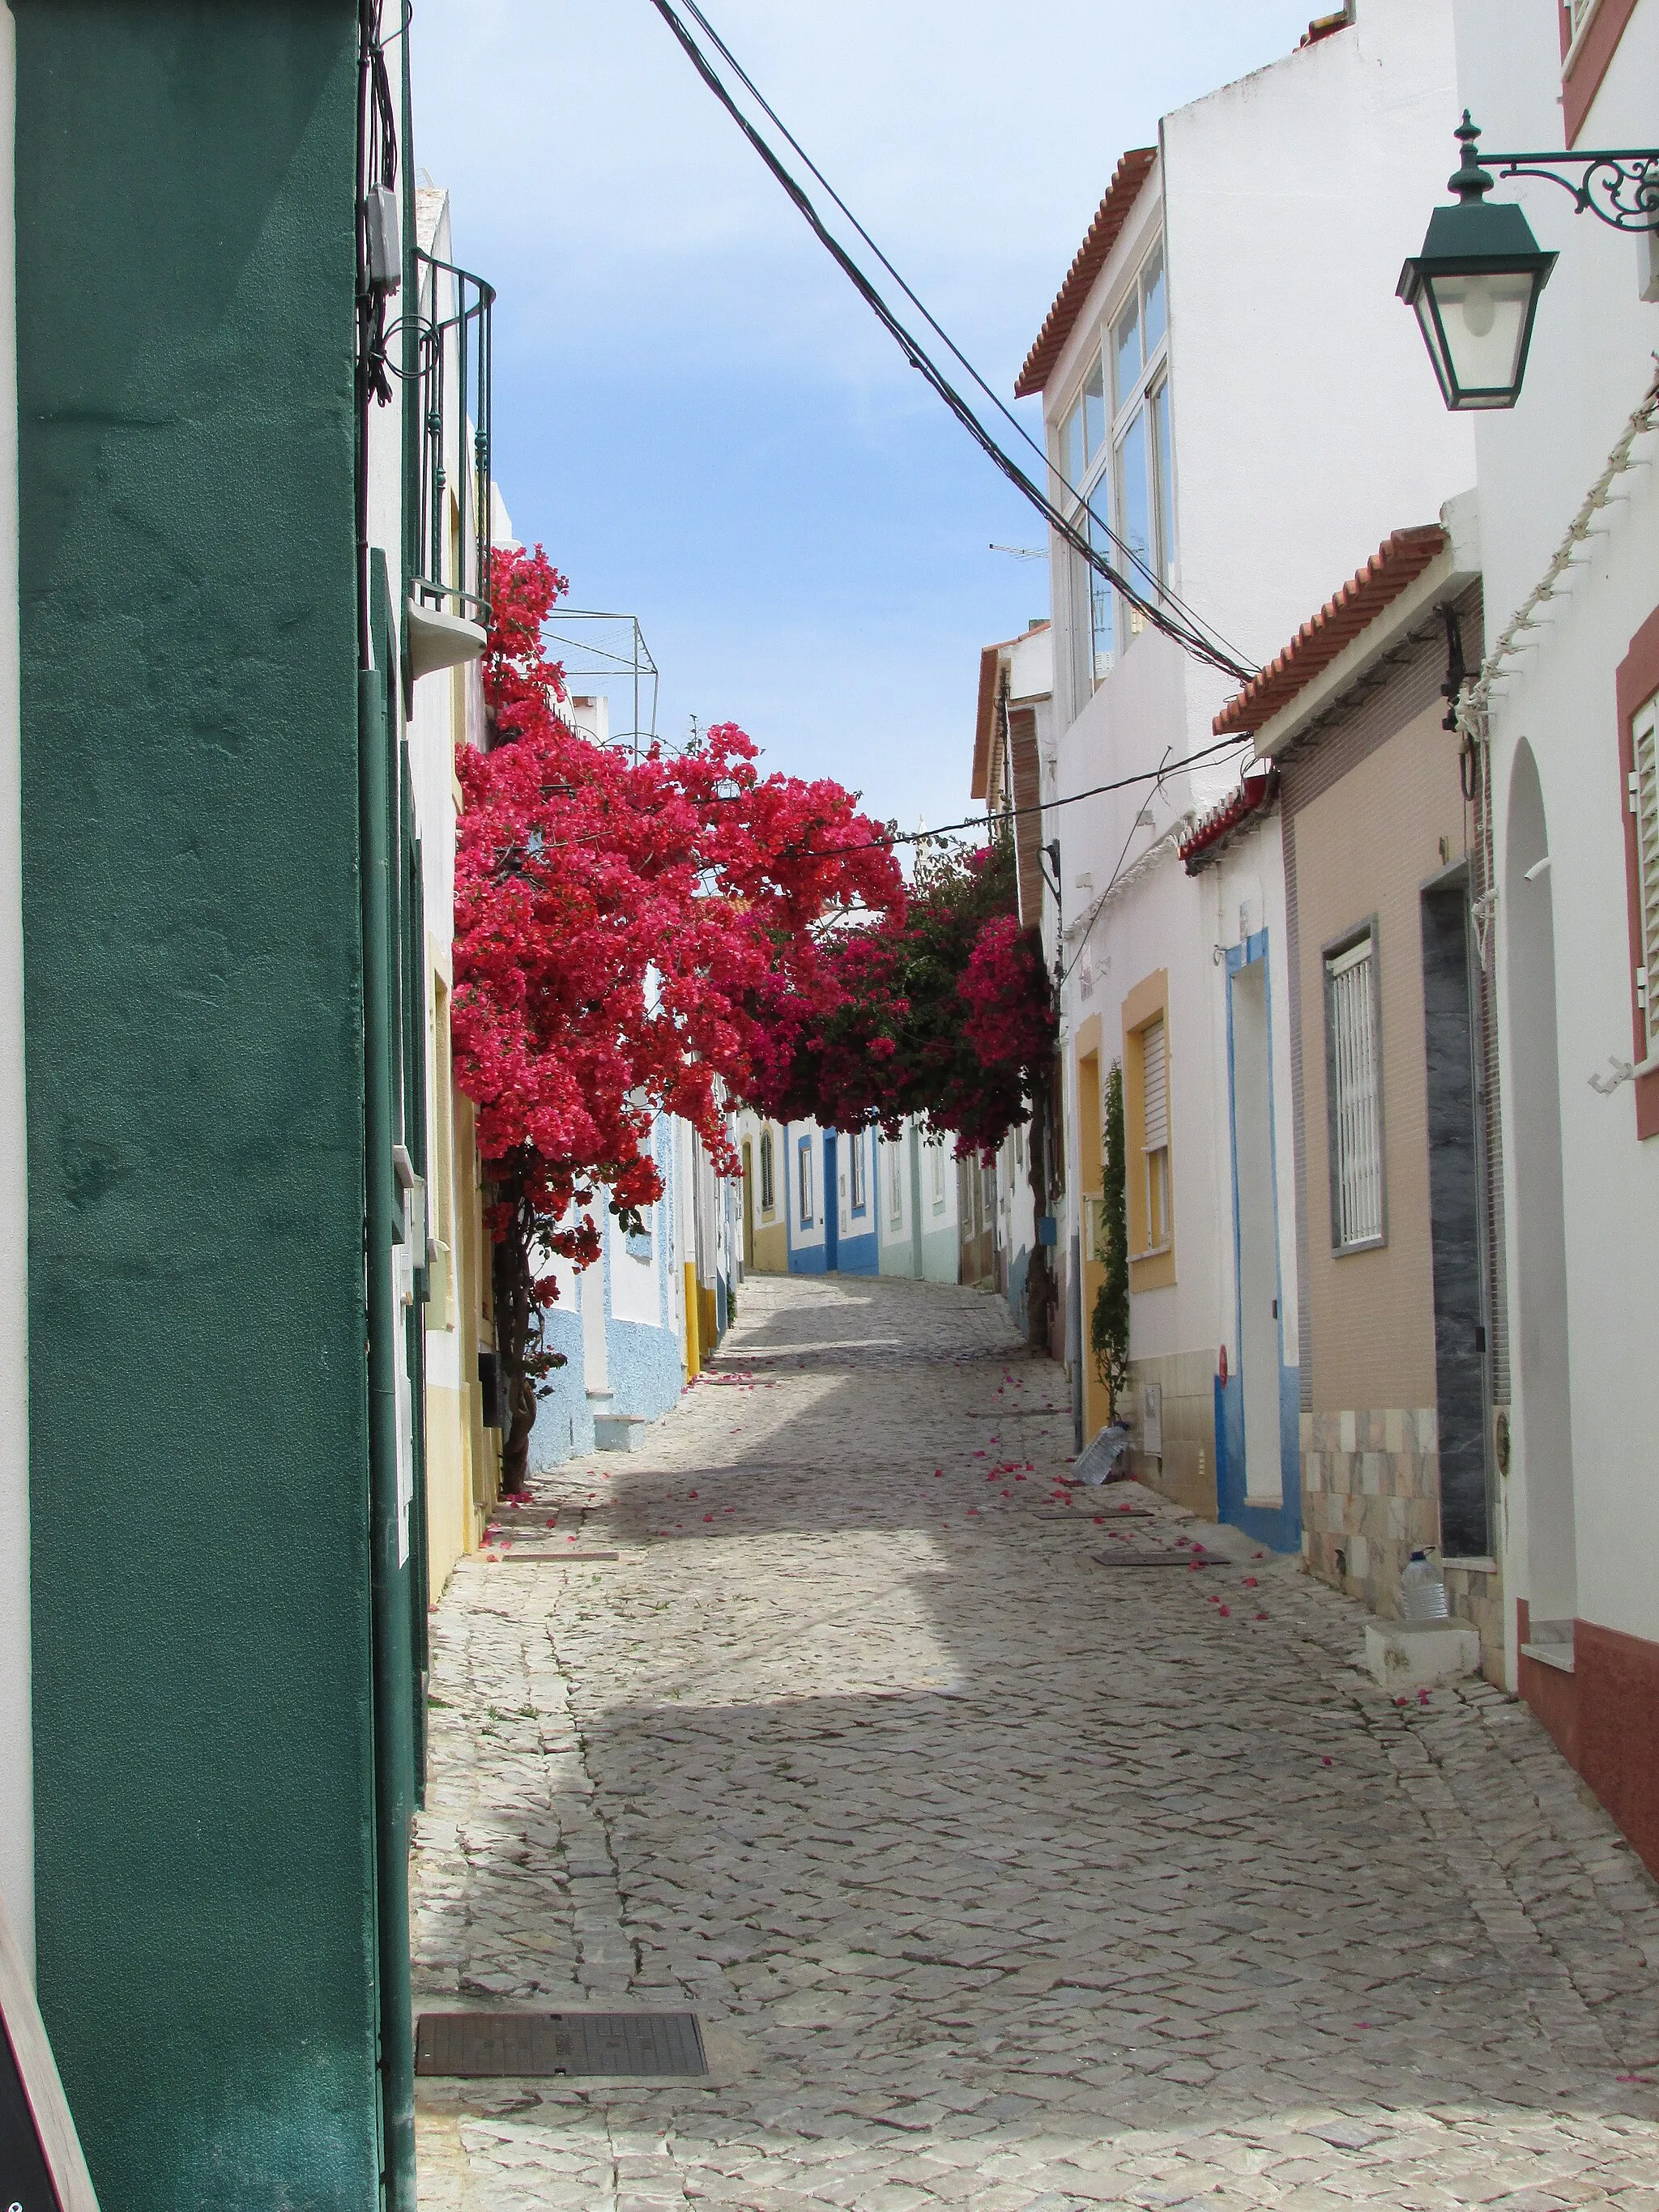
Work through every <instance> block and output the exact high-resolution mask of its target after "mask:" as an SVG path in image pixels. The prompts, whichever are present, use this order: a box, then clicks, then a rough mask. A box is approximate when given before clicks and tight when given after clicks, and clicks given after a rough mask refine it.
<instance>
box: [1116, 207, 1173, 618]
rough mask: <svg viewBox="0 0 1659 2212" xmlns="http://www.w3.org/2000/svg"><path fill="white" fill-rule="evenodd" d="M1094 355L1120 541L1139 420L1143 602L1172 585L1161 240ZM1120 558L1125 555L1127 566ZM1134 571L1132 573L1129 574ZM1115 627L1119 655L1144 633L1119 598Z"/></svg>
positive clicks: (1166, 280)
mask: <svg viewBox="0 0 1659 2212" xmlns="http://www.w3.org/2000/svg"><path fill="white" fill-rule="evenodd" d="M1154 263H1156V264H1158V273H1159V275H1160V276H1161V277H1162V279H1163V286H1164V328H1163V330H1162V331H1160V332H1159V334H1158V341H1157V343H1156V344H1155V345H1154V346H1153V347H1152V350H1151V352H1150V353H1149V352H1148V351H1147V350H1146V283H1147V279H1148V276H1149V275H1150V273H1151V271H1152V266H1153V264H1154ZM1130 307H1133V308H1134V310H1135V319H1136V322H1137V325H1139V331H1140V352H1141V360H1140V366H1139V370H1138V371H1137V373H1136V374H1135V376H1134V378H1133V380H1132V381H1131V382H1130V384H1129V385H1128V386H1127V389H1126V390H1124V391H1123V392H1119V391H1118V390H1117V386H1116V378H1117V327H1118V325H1119V324H1120V323H1121V321H1122V320H1123V319H1124V315H1125V313H1126V312H1127V309H1128V308H1130ZM1101 355H1102V358H1103V361H1104V362H1106V364H1107V369H1108V374H1109V377H1110V380H1111V386H1112V431H1111V438H1110V441H1109V443H1110V447H1111V457H1112V458H1111V474H1112V510H1113V514H1114V516H1115V526H1116V528H1117V531H1118V534H1119V536H1120V537H1122V536H1124V534H1125V532H1124V520H1123V518H1124V490H1123V454H1124V448H1125V447H1126V445H1127V441H1128V438H1129V434H1130V432H1131V431H1132V430H1133V428H1134V426H1135V422H1136V421H1137V418H1138V417H1141V416H1143V415H1144V421H1143V422H1142V427H1141V430H1140V435H1141V437H1142V438H1143V439H1144V441H1145V443H1146V501H1147V533H1148V538H1149V541H1150V542H1149V544H1148V545H1147V548H1146V566H1147V568H1149V569H1150V570H1151V572H1152V573H1151V575H1150V576H1146V575H1137V576H1136V578H1135V580H1136V581H1137V582H1138V583H1139V584H1140V585H1142V586H1145V588H1146V596H1148V597H1151V598H1158V597H1161V596H1162V595H1163V593H1164V592H1166V591H1169V590H1170V589H1172V588H1173V586H1174V583H1175V450H1174V447H1175V441H1174V437H1173V435H1170V437H1169V439H1168V449H1167V453H1166V449H1165V441H1164V438H1163V437H1161V436H1160V435H1159V426H1160V420H1161V421H1162V424H1163V426H1164V428H1166V429H1169V428H1171V426H1170V416H1169V409H1170V271H1169V264H1168V263H1167V261H1166V259H1165V258H1164V234H1163V233H1162V232H1161V231H1160V232H1159V234H1158V236H1157V237H1156V238H1155V239H1153V240H1152V241H1151V242H1150V243H1149V244H1148V246H1147V248H1146V252H1144V253H1143V254H1142V255H1141V257H1140V259H1139V262H1138V263H1137V264H1136V266H1135V271H1134V275H1133V276H1132V277H1131V278H1130V280H1129V282H1128V283H1127V284H1126V285H1125V286H1124V287H1123V289H1122V290H1121V292H1120V293H1119V295H1118V296H1117V299H1116V300H1115V302H1114V304H1113V307H1112V310H1111V312H1110V313H1109V315H1108V316H1107V318H1106V321H1105V325H1104V326H1103V334H1102V339H1101ZM1127 557H1128V556H1127V555H1126V556H1124V558H1125V560H1126V561H1127ZM1132 573H1133V572H1132ZM1117 623H1118V628H1117V630H1116V633H1115V635H1117V636H1118V637H1119V638H1120V639H1121V643H1120V644H1119V646H1118V653H1119V657H1120V658H1121V655H1122V654H1123V653H1125V652H1126V651H1127V649H1128V647H1130V645H1132V644H1133V641H1134V640H1135V639H1136V638H1138V637H1139V635H1140V633H1141V632H1142V630H1144V629H1146V628H1147V626H1148V625H1147V621H1146V616H1145V615H1144V614H1143V613H1142V612H1141V611H1140V609H1139V607H1137V606H1136V605H1133V602H1132V601H1130V600H1128V599H1123V598H1122V597H1121V594H1120V595H1119V605H1118V611H1117Z"/></svg>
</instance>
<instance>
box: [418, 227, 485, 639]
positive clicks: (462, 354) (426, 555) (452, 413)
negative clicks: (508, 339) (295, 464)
mask: <svg viewBox="0 0 1659 2212" xmlns="http://www.w3.org/2000/svg"><path fill="white" fill-rule="evenodd" d="M415 258H416V269H417V272H418V277H419V294H420V307H419V324H418V341H417V358H416V377H417V380H418V386H417V407H416V424H415V435H414V439H413V441H412V443H413V453H412V457H411V458H412V461H413V471H412V472H413V475H414V477H415V481H414V483H412V485H411V487H410V490H411V494H412V500H411V504H412V507H413V510H414V515H415V543H414V568H415V577H414V583H413V591H414V596H415V599H416V602H417V603H418V604H419V605H422V606H429V607H435V608H437V609H439V610H440V611H442V612H445V613H447V614H453V615H459V616H462V617H465V620H467V621H469V622H476V623H479V624H480V625H481V626H482V627H483V628H484V629H488V628H489V612H490V605H489V599H490V582H489V554H490V540H489V507H490V499H489V398H490V371H491V360H490V310H491V309H492V308H493V307H494V306H495V287H494V285H492V284H486V283H484V281H483V277H481V276H473V275H472V273H471V270H466V269H459V268H457V267H456V265H455V264H454V263H453V262H450V261H440V260H439V259H438V258H437V257H436V256H435V255H434V254H430V253H424V252H417V253H416V257H415Z"/></svg>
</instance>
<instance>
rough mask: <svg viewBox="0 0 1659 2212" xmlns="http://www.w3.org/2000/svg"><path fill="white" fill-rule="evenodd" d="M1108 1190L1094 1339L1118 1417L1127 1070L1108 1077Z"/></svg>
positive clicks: (1125, 1330)
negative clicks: (1125, 1079)
mask: <svg viewBox="0 0 1659 2212" xmlns="http://www.w3.org/2000/svg"><path fill="white" fill-rule="evenodd" d="M1105 1134H1106V1142H1105V1148H1104V1149H1105V1175H1104V1182H1105V1186H1106V1188H1105V1194H1104V1196H1103V1198H1102V1200H1101V1214H1102V1217H1103V1218H1102V1222H1101V1228H1102V1230H1103V1240H1104V1250H1103V1253H1102V1255H1101V1256H1102V1258H1103V1261H1104V1264H1105V1268H1106V1279H1105V1281H1104V1282H1103V1283H1102V1285H1101V1286H1100V1289H1099V1291H1098V1292H1097V1296H1096V1298H1095V1310H1094V1314H1093V1316H1092V1318H1091V1322H1090V1325H1089V1341H1090V1345H1091V1348H1092V1350H1093V1352H1094V1355H1095V1372H1096V1373H1097V1375H1098V1376H1099V1377H1100V1379H1101V1381H1102V1382H1103V1383H1104V1384H1105V1386H1106V1389H1107V1393H1108V1395H1109V1397H1110V1399H1111V1411H1112V1418H1113V1419H1116V1418H1117V1411H1118V1407H1119V1405H1120V1403H1121V1401H1122V1398H1123V1395H1124V1393H1125V1392H1126V1390H1127V1389H1128V1386H1129V1208H1128V1182H1127V1175H1126V1169H1125V1162H1124V1154H1123V1070H1122V1068H1121V1066H1119V1064H1118V1063H1117V1062H1116V1061H1115V1060H1114V1061H1113V1063H1112V1067H1111V1072H1110V1073H1109V1075H1108V1076H1107V1078H1106V1132H1105Z"/></svg>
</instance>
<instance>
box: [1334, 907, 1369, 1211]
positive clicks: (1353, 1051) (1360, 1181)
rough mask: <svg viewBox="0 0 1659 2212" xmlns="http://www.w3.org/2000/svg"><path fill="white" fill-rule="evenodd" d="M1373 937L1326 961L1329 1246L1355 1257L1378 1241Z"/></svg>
mask: <svg viewBox="0 0 1659 2212" xmlns="http://www.w3.org/2000/svg"><path fill="white" fill-rule="evenodd" d="M1378 1031H1379V1023H1378V1019H1377V994H1376V929H1375V927H1371V928H1368V929H1367V930H1366V932H1365V933H1364V936H1363V937H1360V938H1358V939H1355V940H1354V941H1353V942H1352V944H1349V945H1344V946H1343V947H1341V949H1340V951H1334V952H1328V953H1327V955H1326V956H1325V1072H1326V1109H1327V1113H1328V1117H1329V1125H1330V1170H1331V1243H1332V1247H1333V1249H1334V1250H1336V1251H1338V1252H1352V1251H1357V1250H1360V1249H1364V1247H1365V1246H1367V1245H1372V1244H1380V1243H1382V1242H1383V1059H1382V1052H1381V1048H1380V1040H1379V1035H1378Z"/></svg>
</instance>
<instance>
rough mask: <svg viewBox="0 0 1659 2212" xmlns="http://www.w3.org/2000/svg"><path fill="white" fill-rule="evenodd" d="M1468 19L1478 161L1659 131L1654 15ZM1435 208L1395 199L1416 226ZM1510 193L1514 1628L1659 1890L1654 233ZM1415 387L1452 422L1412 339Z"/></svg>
mask: <svg viewBox="0 0 1659 2212" xmlns="http://www.w3.org/2000/svg"><path fill="white" fill-rule="evenodd" d="M1557 14H1558V11H1557V10H1556V9H1553V8H1551V7H1545V6H1541V5H1540V6H1537V7H1530V6H1529V7H1523V8H1516V7H1513V6H1510V5H1506V4H1504V0H1455V15H1456V20H1457V31H1458V50H1459V53H1460V56H1461V57H1462V77H1461V82H1460V85H1459V94H1460V102H1459V104H1460V105H1463V106H1468V107H1469V109H1470V110H1471V112H1472V113H1473V115H1474V120H1475V121H1476V122H1477V123H1478V124H1480V126H1481V128H1482V132H1483V145H1484V146H1485V147H1488V148H1492V149H1500V148H1520V149H1528V148H1538V147H1544V148H1548V147H1552V146H1553V147H1557V148H1559V147H1561V146H1563V145H1564V144H1565V146H1567V147H1570V148H1571V149H1573V150H1575V151H1578V152H1583V151H1588V150H1591V149H1603V148H1618V147H1630V146H1634V147H1652V146H1654V145H1656V144H1659V139H1656V136H1655V103H1654V98H1653V93H1654V87H1655V86H1656V84H1659V4H1656V0H1635V4H1632V0H1600V4H1599V5H1585V4H1583V0H1576V4H1575V5H1574V7H1573V9H1572V10H1571V14H1570V15H1566V17H1565V21H1561V22H1559V24H1558V21H1557V20H1556V17H1557ZM1446 143H1450V142H1449V140H1448V141H1447V142H1446ZM1443 197H1444V195H1443V192H1437V191H1433V190H1432V189H1431V190H1429V191H1426V192H1425V194H1424V195H1423V197H1421V199H1420V200H1419V201H1418V202H1417V203H1416V204H1413V205H1411V206H1410V207H1408V208H1407V209H1405V210H1402V217H1401V219H1402V222H1404V223H1405V225H1406V228H1407V231H1408V233H1409V232H1411V231H1412V230H1413V229H1414V230H1415V233H1416V234H1417V236H1419V237H1420V236H1421V234H1422V231H1423V228H1424V225H1425V221H1426V219H1427V216H1428V213H1429V210H1430V209H1431V207H1432V206H1433V205H1434V204H1435V203H1436V202H1437V201H1439V200H1442V199H1443ZM1492 198H1493V199H1494V200H1500V199H1501V200H1513V201H1516V202H1518V203H1520V204H1522V206H1523V207H1524V209H1525V211H1526V214H1527V216H1528V221H1529V222H1530V223H1531V225H1532V228H1533V229H1534V233H1535V234H1536V236H1537V240H1538V243H1539V245H1540V246H1541V247H1544V248H1546V249H1547V250H1551V251H1554V252H1558V253H1559V261H1558V262H1557V264H1556V266H1555V268H1554V270H1553V273H1552V276H1551V278H1550V282H1549V285H1548V287H1547V289H1546V290H1545V292H1544V293H1543V295H1542V297H1541V301H1540V302H1539V306H1538V312H1537V320H1536V324H1535V325H1534V332H1533V338H1532V346H1531V352H1530V356H1529V358H1528V363H1527V368H1526V374H1525V379H1524V382H1523V384H1522V389H1521V392H1520V395H1519V398H1518V399H1517V401H1516V404H1515V406H1514V408H1513V410H1508V411H1500V412H1491V413H1483V414H1481V415H1480V416H1478V417H1477V418H1476V419H1477V422H1478V425H1479V428H1478V433H1477V437H1476V453H1477V463H1478V467H1477V475H1478V481H1479V484H1480V521H1481V541H1482V552H1483V556H1484V563H1485V580H1486V652H1487V655H1488V663H1489V666H1490V668H1491V671H1492V680H1491V684H1490V693H1489V700H1488V703H1487V710H1486V725H1487V732H1488V734H1489V738H1490V753H1489V756H1488V758H1489V772H1490V799H1489V806H1488V809H1487V821H1488V823H1489V829H1490V836H1491V841H1492V885H1493V889H1494V890H1495V892H1496V899H1495V902H1494V903H1493V907H1492V911H1491V914H1490V916H1489V919H1488V921H1487V930H1488V932H1489V946H1490V951H1489V957H1490V959H1491V961H1492V972H1493V974H1494V975H1495V979H1496V987H1497V994H1498V1010H1499V1034H1500V1040H1501V1047H1502V1049H1501V1053H1500V1069H1499V1078H1500V1083H1499V1087H1500V1092H1501V1100H1502V1129H1503V1139H1502V1150H1503V1188H1504V1225H1505V1231H1506V1247H1505V1252H1506V1263H1507V1274H1508V1279H1509V1285H1510V1345H1511V1354H1512V1359H1513V1370H1514V1372H1513V1383H1514V1402H1513V1406H1512V1407H1511V1408H1510V1414H1511V1425H1510V1429H1509V1431H1508V1433H1507V1434H1506V1435H1505V1436H1504V1437H1500V1438H1498V1440H1497V1442H1498V1456H1499V1460H1500V1464H1503V1465H1504V1476H1503V1483H1502V1504H1503V1512H1502V1521H1503V1531H1504V1588H1505V1591H1506V1595H1507V1597H1508V1600H1509V1606H1510V1614H1509V1620H1508V1621H1507V1624H1506V1636H1507V1643H1508V1650H1509V1657H1510V1666H1511V1668H1513V1673H1512V1674H1511V1676H1510V1679H1511V1680H1512V1681H1513V1682H1514V1684H1515V1686H1516V1687H1517V1688H1518V1689H1519V1690H1520V1692H1521V1693H1522V1696H1523V1697H1525V1698H1526V1699H1528V1702H1529V1703H1530V1704H1531V1705H1533V1707H1534V1711H1536V1712H1537V1713H1538V1715H1539V1717H1540V1718H1541V1720H1542V1721H1543V1722H1544V1723H1545V1725H1546V1726H1547V1727H1548V1728H1549V1729H1550V1730H1551V1732H1552V1734H1553V1735H1554V1736H1555V1738H1556V1741H1558V1743H1559V1744H1560V1745H1561V1747H1562V1748H1563V1749H1564V1751H1565V1753H1566V1754H1567V1756H1568V1757H1569V1758H1570V1759H1572V1761H1573V1762H1574V1764H1575V1765H1577V1767H1578V1768H1579V1771H1581V1772H1582V1773H1583V1776H1584V1778H1585V1779H1586V1781H1587V1782H1588V1783H1589V1785H1590V1787H1591V1788H1592V1789H1593V1790H1595V1794H1596V1796H1598V1797H1599V1798H1600V1799H1601V1802H1603V1803H1604V1804H1605V1805H1606V1806H1607V1808H1608V1809H1609V1810H1610V1811H1611V1812H1612V1813H1613V1815H1614V1817H1615V1818H1616V1819H1618V1820H1620V1823H1621V1824H1622V1825H1623V1826H1624V1827H1625V1830H1626V1833H1627V1834H1628V1835H1629V1836H1630V1837H1631V1839H1632V1842H1633V1843H1634V1844H1635V1845H1636V1847H1637V1849H1638V1850H1639V1851H1640V1852H1641V1854H1642V1856H1643V1857H1644V1860H1645V1861H1646V1863H1647V1865H1648V1866H1649V1868H1650V1869H1652V1870H1654V1871H1655V1872H1659V1729H1656V1727H1655V1713H1656V1711H1659V1583H1656V1580H1655V1577H1654V1574H1653V1571H1652V1563H1653V1560H1654V1559H1655V1557H1656V1556H1659V1482H1656V1480H1655V1468H1656V1460H1659V1447H1656V1444H1655V1442H1654V1412H1653V1398H1654V1391H1653V1376H1654V1367H1655V1352H1654V1347H1655V1346H1656V1343H1659V1268H1656V1266H1655V1258H1654V1255H1655V1252H1656V1250H1659V994H1656V988H1655V979H1656V975H1659V764H1656V758H1655V743H1656V740H1655V720H1656V714H1659V483H1656V470H1655V466H1654V463H1655V461H1656V459H1659V429H1655V428H1647V429H1645V430H1643V429H1641V428H1640V427H1639V426H1640V425H1641V424H1642V423H1643V422H1652V421H1653V420H1654V416H1653V414H1652V412H1651V411H1648V412H1646V413H1644V410H1651V406H1652V403H1653V398H1654V386H1655V373H1654V358H1653V356H1654V354H1655V351H1656V349H1659V272H1656V265H1655V254H1654V249H1653V247H1652V246H1651V244H1650V242H1649V241H1648V240H1640V239H1636V238H1632V237H1630V236H1628V235H1625V236H1621V235H1620V234H1618V233H1617V232H1616V231H1613V230H1611V229H1608V228H1606V227H1605V226H1604V225H1603V224H1601V222H1598V221H1597V220H1596V219H1595V216H1575V215H1574V213H1573V211H1572V207H1571V202H1570V201H1569V200H1568V198H1567V197H1566V195H1565V193H1564V192H1562V191H1560V190H1559V188H1557V187H1555V186H1553V185H1551V184H1549V183H1547V182H1546V181H1543V180H1534V181H1528V180H1525V179H1517V180H1505V181H1504V182H1502V183H1500V184H1499V185H1498V186H1497V188H1496V189H1495V191H1494V192H1493V193H1492ZM1414 250H1415V246H1414V243H1413V246H1410V247H1408V251H1414ZM1401 320H1402V321H1404V320H1407V317H1406V316H1405V315H1404V314H1403V313H1402V314H1401ZM1414 335H1415V333H1414V332H1413V336H1414ZM1415 371H1416V374H1417V377H1418V379H1419V383H1420V384H1421V385H1423V386H1426V388H1427V389H1428V390H1429V392H1431V393H1433V394H1434V396H1435V398H1436V401H1437V404H1438V394H1437V392H1436V390H1435V385H1434V381H1433V379H1432V378H1431V375H1430V371H1429V364H1428V362H1427V361H1426V360H1425V358H1424V357H1423V356H1422V354H1421V352H1420V351H1419V356H1418V359H1417V362H1416V363H1415ZM1633 425H1634V426H1636V428H1637V435H1634V437H1632V435H1631V433H1632V426H1633ZM1541 589H1542V590H1543V592H1545V593H1546V594H1547V596H1545V597H1543V598H1541V599H1540V598H1539V597H1537V596H1535V595H1536V594H1538V593H1539V592H1540V591H1541ZM1472 657H1473V656H1471V658H1472Z"/></svg>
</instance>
